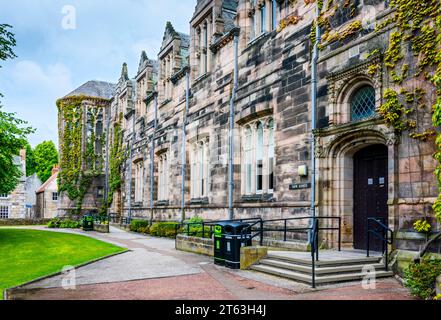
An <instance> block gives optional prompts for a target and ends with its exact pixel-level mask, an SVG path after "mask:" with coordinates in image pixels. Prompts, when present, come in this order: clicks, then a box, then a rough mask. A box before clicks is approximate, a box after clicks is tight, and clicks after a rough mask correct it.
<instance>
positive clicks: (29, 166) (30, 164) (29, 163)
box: [26, 143, 37, 177]
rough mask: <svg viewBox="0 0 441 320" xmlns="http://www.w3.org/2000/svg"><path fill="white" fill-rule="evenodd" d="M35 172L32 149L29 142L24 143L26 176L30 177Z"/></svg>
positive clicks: (35, 165) (35, 166)
mask: <svg viewBox="0 0 441 320" xmlns="http://www.w3.org/2000/svg"><path fill="white" fill-rule="evenodd" d="M36 172H37V164H36V163H35V156H34V150H33V149H32V147H31V145H30V144H29V143H27V144H26V176H27V177H30V176H32V175H33V174H34V173H36Z"/></svg>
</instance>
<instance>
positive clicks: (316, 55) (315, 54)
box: [309, 4, 321, 243]
mask: <svg viewBox="0 0 441 320" xmlns="http://www.w3.org/2000/svg"><path fill="white" fill-rule="evenodd" d="M319 17H320V6H319V5H318V4H317V5H316V21H318V19H319ZM315 27H316V29H315V32H316V40H315V43H314V47H313V53H312V62H311V106H312V110H311V217H312V219H311V223H310V227H312V226H313V223H314V219H315V218H316V207H315V202H316V198H317V197H316V174H317V172H316V157H315V135H314V131H315V129H316V128H317V121H316V114H317V82H318V81H317V78H318V76H317V62H318V58H319V49H318V44H319V43H320V37H321V34H320V33H321V29H320V26H319V24H318V23H317V22H316V23H315ZM312 240H313V239H312V232H311V231H310V232H309V243H311V242H312Z"/></svg>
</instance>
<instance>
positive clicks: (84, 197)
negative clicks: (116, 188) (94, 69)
mask: <svg viewBox="0 0 441 320" xmlns="http://www.w3.org/2000/svg"><path fill="white" fill-rule="evenodd" d="M114 90H115V85H114V84H111V83H107V82H102V81H89V82H87V83H85V84H83V85H82V86H80V87H79V88H78V89H76V90H74V91H73V92H71V93H69V94H68V95H66V96H65V97H63V98H61V99H59V100H58V101H57V106H58V119H59V120H58V123H59V124H58V129H59V141H60V148H59V149H60V150H59V154H60V172H59V179H58V182H59V189H60V191H61V192H60V194H59V199H58V215H61V216H63V215H70V214H74V213H79V214H82V213H85V212H96V213H97V212H98V211H99V209H100V208H101V207H102V205H103V199H104V191H105V169H106V166H105V162H106V156H105V155H106V153H107V143H106V140H107V139H108V137H107V129H106V128H107V124H108V123H109V121H108V120H109V117H110V105H111V100H112V96H113V93H114Z"/></svg>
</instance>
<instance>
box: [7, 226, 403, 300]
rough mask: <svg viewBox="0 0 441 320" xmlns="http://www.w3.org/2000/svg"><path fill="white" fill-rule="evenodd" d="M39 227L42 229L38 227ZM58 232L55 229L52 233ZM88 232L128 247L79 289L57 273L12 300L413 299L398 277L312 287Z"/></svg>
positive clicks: (88, 271)
mask: <svg viewBox="0 0 441 320" xmlns="http://www.w3.org/2000/svg"><path fill="white" fill-rule="evenodd" d="M36 229H41V228H39V227H37V228H36ZM54 232H57V231H54ZM63 232H71V233H79V234H86V235H87V236H90V237H93V238H97V239H100V240H103V241H107V242H110V243H114V244H116V245H119V246H122V247H125V248H128V249H129V250H130V251H129V252H126V253H123V254H120V255H117V256H114V257H111V258H108V259H105V260H101V261H99V262H96V263H93V264H90V265H87V266H84V267H82V268H78V269H77V270H75V273H76V274H75V276H76V285H77V287H76V289H75V290H65V289H63V288H62V287H61V284H62V281H63V277H62V276H55V277H52V278H49V279H45V280H42V281H39V282H36V283H33V284H31V285H28V286H27V287H25V288H24V289H23V290H20V291H17V292H15V293H14V295H13V296H12V298H13V299H27V300H32V299H37V300H54V299H57V300H58V299H68V300H69V299H70V300H102V299H107V300H120V299H122V300H148V299H163V300H172V299H179V300H180V299H188V300H198V299H207V300H227V299H228V300H240V299H245V300H254V299H259V300H266V299H271V300H298V299H302V300H303V299H305V300H309V299H313V300H318V299H338V300H343V299H363V300H369V299H381V300H385V299H410V298H411V297H410V296H409V294H408V291H407V290H406V289H404V288H403V287H402V286H401V285H400V284H399V283H398V282H397V281H396V280H395V279H385V280H380V281H378V283H377V289H376V290H364V289H362V288H361V284H360V283H352V284H344V285H342V284H340V285H334V286H329V287H322V288H320V289H318V290H313V289H311V288H310V287H309V286H307V285H304V284H300V283H296V282H294V281H289V280H285V279H280V278H277V277H273V276H270V275H265V274H261V273H257V272H253V271H243V270H230V269H226V268H222V267H219V266H216V265H214V264H213V263H212V258H209V257H205V256H201V255H196V254H192V253H186V252H180V251H176V250H175V248H174V240H170V239H161V238H152V237H148V236H144V235H139V234H135V233H131V232H125V231H122V230H119V229H116V228H111V233H110V234H99V233H95V232H90V233H85V232H82V231H70V230H69V231H63Z"/></svg>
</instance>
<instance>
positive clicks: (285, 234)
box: [283, 219, 287, 242]
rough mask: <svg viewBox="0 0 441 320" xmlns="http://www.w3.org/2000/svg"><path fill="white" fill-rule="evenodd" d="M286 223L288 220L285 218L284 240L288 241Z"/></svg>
mask: <svg viewBox="0 0 441 320" xmlns="http://www.w3.org/2000/svg"><path fill="white" fill-rule="evenodd" d="M286 224H287V220H286V219H285V229H284V233H283V241H285V242H286Z"/></svg>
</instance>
